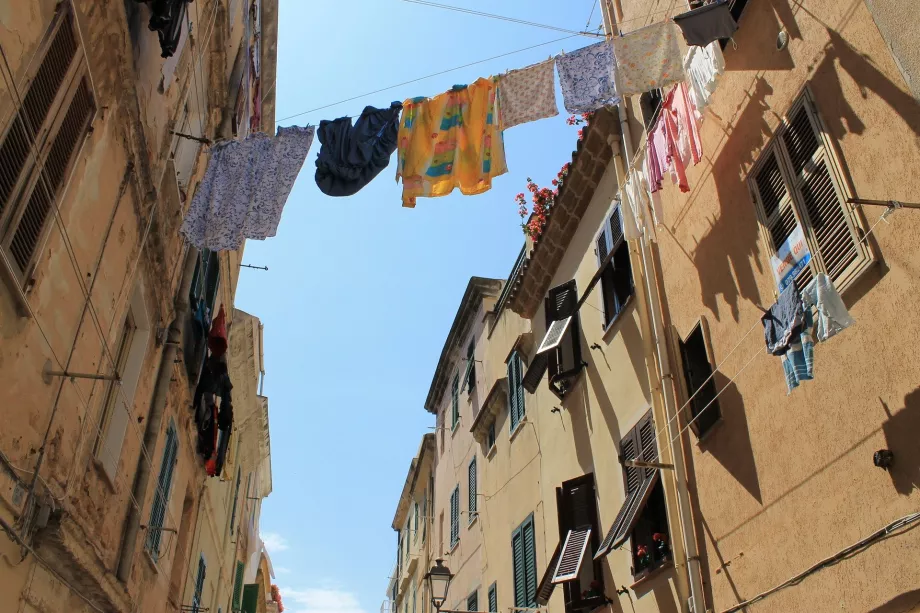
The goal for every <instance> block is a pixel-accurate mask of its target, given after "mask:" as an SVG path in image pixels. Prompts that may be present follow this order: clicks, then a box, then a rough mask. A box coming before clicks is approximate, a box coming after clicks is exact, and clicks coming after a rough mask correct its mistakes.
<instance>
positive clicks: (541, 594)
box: [537, 543, 562, 606]
mask: <svg viewBox="0 0 920 613" xmlns="http://www.w3.org/2000/svg"><path fill="white" fill-rule="evenodd" d="M561 552H562V543H557V544H556V550H555V551H554V552H553V557H552V558H550V560H549V564H547V565H546V570H545V571H543V578H542V579H540V584H539V585H538V586H537V604H538V605H541V606H542V605H545V604H546V603H548V602H549V598H550V596H552V595H553V591H554V590H555V589H556V583H555V582H554V581H553V575H554V574H555V572H556V566H557V565H558V564H559V554H560V553H561Z"/></svg>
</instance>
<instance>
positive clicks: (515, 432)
mask: <svg viewBox="0 0 920 613" xmlns="http://www.w3.org/2000/svg"><path fill="white" fill-rule="evenodd" d="M526 423H527V417H526V416H525V417H524V418H523V419H522V420H521V421H519V422H518V424H517V425H516V426H515V427H514V430H512V431H511V434H510V435H509V436H508V440H509V441H513V440H514V439H516V438H517V435H518V432H520V431H521V430H523V429H524V424H526Z"/></svg>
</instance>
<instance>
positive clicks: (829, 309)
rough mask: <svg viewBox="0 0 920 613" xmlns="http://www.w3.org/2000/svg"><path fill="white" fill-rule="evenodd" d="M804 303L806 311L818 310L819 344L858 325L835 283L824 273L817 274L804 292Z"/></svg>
mask: <svg viewBox="0 0 920 613" xmlns="http://www.w3.org/2000/svg"><path fill="white" fill-rule="evenodd" d="M802 301H803V302H804V303H805V308H806V309H810V308H812V307H814V308H815V309H816V310H817V313H818V321H817V324H816V326H815V336H816V337H817V339H818V342H823V341H826V340H827V339H829V338H831V337H832V336H834V335H836V334H837V333H838V332H841V331H843V330H846V329H847V328H849V327H850V326H852V325H853V324H854V323H856V322H855V320H854V319H853V318H852V317H851V316H850V313H849V311H847V307H846V305H845V304H844V303H843V299H842V298H840V294H838V293H837V289H836V288H835V287H834V282H833V281H831V278H830V277H828V276H827V275H826V274H824V273H823V272H822V273H819V274H817V275H816V276H815V278H814V279H812V281H811V283H809V284H808V286H806V287H805V289H804V290H803V291H802Z"/></svg>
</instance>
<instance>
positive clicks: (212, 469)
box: [204, 307, 223, 477]
mask: <svg viewBox="0 0 920 613" xmlns="http://www.w3.org/2000/svg"><path fill="white" fill-rule="evenodd" d="M221 312H223V307H221ZM213 407H214V417H213V419H214V421H213V422H212V423H213V424H214V428H213V430H214V447H213V450H214V451H212V452H211V457H210V458H208V459H207V461H206V462H205V463H204V470H205V472H207V474H208V476H209V477H213V476H214V475H216V474H217V405H216V404H215V405H213Z"/></svg>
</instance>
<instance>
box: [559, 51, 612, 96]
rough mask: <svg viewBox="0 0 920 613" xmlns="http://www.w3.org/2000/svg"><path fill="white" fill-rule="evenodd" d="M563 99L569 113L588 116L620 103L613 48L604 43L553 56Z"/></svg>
mask: <svg viewBox="0 0 920 613" xmlns="http://www.w3.org/2000/svg"><path fill="white" fill-rule="evenodd" d="M556 70H558V71H559V84H560V86H561V87H562V100H563V104H564V105H565V110H567V111H568V112H569V113H591V112H594V111H596V110H597V109H599V108H601V107H604V106H614V105H616V104H619V103H620V92H618V91H617V84H616V78H615V72H616V67H615V65H614V61H613V48H612V47H611V46H610V43H609V42H607V41H601V42H599V43H595V44H593V45H588V46H587V47H582V48H581V49H579V50H577V51H572V52H571V53H563V54H562V55H559V56H557V57H556Z"/></svg>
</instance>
